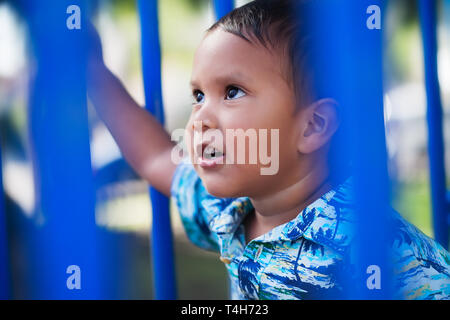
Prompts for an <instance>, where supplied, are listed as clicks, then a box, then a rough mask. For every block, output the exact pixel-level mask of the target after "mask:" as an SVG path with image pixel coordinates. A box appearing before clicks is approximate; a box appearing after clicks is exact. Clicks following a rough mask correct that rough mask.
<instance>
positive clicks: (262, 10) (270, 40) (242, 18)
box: [207, 0, 350, 184]
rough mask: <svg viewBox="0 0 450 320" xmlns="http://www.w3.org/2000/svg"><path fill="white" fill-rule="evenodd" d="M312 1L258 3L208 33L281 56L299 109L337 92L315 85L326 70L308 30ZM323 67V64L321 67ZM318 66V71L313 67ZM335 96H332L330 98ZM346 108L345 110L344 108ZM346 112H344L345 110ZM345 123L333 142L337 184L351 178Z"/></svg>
mask: <svg viewBox="0 0 450 320" xmlns="http://www.w3.org/2000/svg"><path fill="white" fill-rule="evenodd" d="M312 3H313V1H312V0H254V1H252V2H249V3H247V4H246V5H244V6H241V7H238V8H236V9H234V10H232V11H231V12H229V13H228V14H227V15H225V16H223V17H222V18H221V19H220V20H218V21H217V22H216V23H214V24H213V25H212V26H211V27H210V28H209V29H208V30H207V32H210V31H213V30H216V29H217V28H219V27H220V28H221V29H222V30H224V31H226V32H229V33H232V34H234V35H237V36H239V37H241V38H242V39H244V40H246V41H248V42H250V43H259V44H260V45H262V46H264V47H265V48H267V49H269V50H275V52H276V53H277V54H279V55H281V57H280V58H281V59H282V61H283V62H284V65H285V68H284V69H285V70H284V73H285V75H286V77H287V82H288V84H289V85H291V87H292V89H293V90H294V93H295V97H296V104H297V109H298V108H299V107H301V106H304V105H309V104H310V103H312V102H313V101H315V100H317V99H320V98H324V97H326V96H330V97H333V96H334V95H335V94H336V92H328V93H325V92H319V91H321V89H320V88H318V86H317V84H316V83H315V82H314V81H318V80H320V78H319V77H318V78H317V79H316V77H315V76H314V72H313V71H314V70H312V69H313V68H317V69H319V68H323V67H322V66H321V67H319V65H318V64H317V63H316V62H317V60H316V59H315V58H313V57H314V56H315V53H314V48H316V45H315V44H313V40H314V37H315V36H316V35H313V33H312V30H310V29H311V28H308V22H307V21H306V20H307V19H308V10H309V9H308V6H309V5H311V4H312ZM319 64H320V63H319ZM313 65H314V67H312V66H313ZM330 94H331V95H330ZM341 107H342V106H341ZM341 111H342V110H341ZM345 125H346V124H345V123H344V121H343V119H341V124H340V128H339V129H338V131H337V132H336V133H335V134H334V136H333V138H332V142H331V148H330V151H329V153H330V156H329V168H330V174H331V176H330V178H331V180H332V182H333V183H335V184H337V183H340V182H341V181H342V180H344V179H345V178H346V177H347V176H348V175H349V172H350V171H349V170H350V158H349V155H348V154H347V153H346V152H345V151H343V150H342V149H341V147H342V146H343V143H342V142H343V141H344V139H345V134H346V133H345V132H346V129H345Z"/></svg>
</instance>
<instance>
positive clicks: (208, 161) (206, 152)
mask: <svg viewBox="0 0 450 320" xmlns="http://www.w3.org/2000/svg"><path fill="white" fill-rule="evenodd" d="M201 150H202V152H201V154H200V156H199V157H198V159H197V160H198V163H199V165H200V166H201V167H202V168H213V167H215V166H217V165H219V164H223V160H224V158H225V153H224V152H223V151H222V150H220V149H218V148H216V147H214V146H212V145H210V144H207V143H203V144H202V145H201Z"/></svg>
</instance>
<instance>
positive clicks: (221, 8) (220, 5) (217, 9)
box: [213, 0, 234, 20]
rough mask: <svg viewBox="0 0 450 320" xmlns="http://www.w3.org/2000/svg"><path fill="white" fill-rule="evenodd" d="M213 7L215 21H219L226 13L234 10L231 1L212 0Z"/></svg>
mask: <svg viewBox="0 0 450 320" xmlns="http://www.w3.org/2000/svg"><path fill="white" fill-rule="evenodd" d="M213 5H214V13H215V15H216V19H217V20H219V19H220V18H222V17H223V16H224V15H226V14H227V13H228V12H230V11H231V10H233V9H234V1H233V0H213Z"/></svg>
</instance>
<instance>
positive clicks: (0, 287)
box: [0, 148, 10, 300]
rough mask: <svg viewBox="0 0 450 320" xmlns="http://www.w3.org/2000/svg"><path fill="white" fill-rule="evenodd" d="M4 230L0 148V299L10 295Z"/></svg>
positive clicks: (6, 242) (0, 152) (0, 155)
mask: <svg viewBox="0 0 450 320" xmlns="http://www.w3.org/2000/svg"><path fill="white" fill-rule="evenodd" d="M6 230H7V229H6V215H5V201H4V197H3V176H2V149H1V148H0V300H3V299H8V298H9V296H10V287H9V278H10V274H9V257H8V237H7V233H6Z"/></svg>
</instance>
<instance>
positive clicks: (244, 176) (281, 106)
mask: <svg viewBox="0 0 450 320" xmlns="http://www.w3.org/2000/svg"><path fill="white" fill-rule="evenodd" d="M282 65H283V61H282V59H281V57H280V56H279V55H276V54H274V53H272V52H270V51H269V50H267V49H266V48H264V47H262V46H261V45H259V44H253V43H249V42H247V41H246V40H244V39H242V38H240V37H238V36H236V35H233V34H231V33H228V32H225V31H223V30H221V29H220V28H219V29H216V30H214V31H212V32H210V33H208V34H207V35H206V36H205V38H204V39H203V41H202V42H201V44H200V46H199V47H198V49H197V51H196V54H195V57H194V64H193V71H192V81H191V85H192V91H193V95H194V105H193V109H192V114H191V117H190V119H189V122H188V125H187V128H186V129H187V133H188V135H190V137H187V138H190V139H191V140H190V141H194V140H193V136H194V131H195V130H199V131H202V132H203V133H205V132H206V131H207V130H209V129H215V130H218V131H219V132H221V133H222V136H223V137H224V138H223V139H224V140H223V145H222V143H217V144H215V143H212V144H213V145H214V146H215V147H216V149H218V150H220V151H223V153H224V158H223V163H222V164H213V165H210V162H211V161H209V162H208V160H207V161H204V163H203V164H199V163H197V162H198V161H196V160H198V159H196V157H197V156H196V155H195V154H194V147H195V145H194V144H195V141H194V143H192V144H190V145H189V143H188V146H189V148H188V149H189V152H190V156H191V160H192V162H193V163H194V167H195V169H196V171H197V172H198V174H199V176H200V177H201V179H202V181H203V183H204V185H205V187H206V189H207V190H208V192H210V193H211V194H213V195H215V196H218V197H237V196H249V197H260V196H264V195H267V194H272V193H274V192H277V190H281V189H282V188H286V187H287V186H289V185H291V184H292V183H293V181H296V180H298V175H299V169H298V163H299V154H298V152H297V148H296V141H297V136H298V135H299V134H300V131H301V130H300V128H297V127H298V126H296V125H295V124H296V117H298V116H301V112H297V113H295V112H294V111H295V95H294V92H293V90H292V87H291V86H289V84H288V83H287V81H286V79H285V78H286V77H284V76H283V71H282ZM199 121H201V124H202V126H197V129H194V124H195V123H197V125H198V124H199ZM227 129H243V130H244V131H247V130H248V129H251V130H254V132H256V133H258V132H260V131H259V129H267V140H266V141H267V145H266V150H268V151H267V154H269V155H270V153H271V148H272V145H271V144H273V143H277V144H278V145H277V146H275V147H276V148H274V150H275V152H277V153H278V159H279V167H278V170H277V173H276V174H274V175H262V174H261V168H264V167H266V168H267V167H268V166H269V164H267V163H265V164H263V163H261V158H260V155H259V154H258V156H257V163H256V164H251V163H249V156H250V154H249V153H250V152H251V151H250V150H249V140H248V139H247V140H246V143H245V149H244V150H238V147H237V140H235V143H234V144H235V152H234V154H235V155H234V162H233V164H231V163H230V159H229V157H230V154H231V152H229V150H227V149H226V147H227V146H226V145H225V137H226V130H227ZM273 129H278V130H279V143H278V141H271V138H270V137H271V130H273ZM197 132H198V131H197ZM236 132H237V131H236ZM205 139H206V140H207V138H203V141H200V144H201V143H202V142H203V143H206V142H209V141H205ZM198 142H199V141H197V143H198ZM258 143H260V136H258ZM241 148H242V147H241ZM258 149H259V148H258ZM197 150H198V149H197ZM200 150H201V149H200ZM272 150H273V149H272ZM239 152H244V153H245V159H246V160H245V161H246V162H245V164H236V162H237V159H236V154H237V153H239ZM253 153H254V151H253ZM258 153H259V152H258ZM270 156H272V160H273V159H274V158H275V157H274V155H270ZM205 162H206V164H205Z"/></svg>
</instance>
